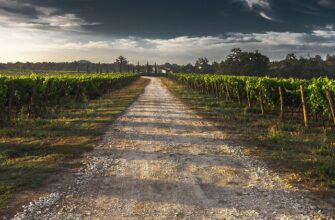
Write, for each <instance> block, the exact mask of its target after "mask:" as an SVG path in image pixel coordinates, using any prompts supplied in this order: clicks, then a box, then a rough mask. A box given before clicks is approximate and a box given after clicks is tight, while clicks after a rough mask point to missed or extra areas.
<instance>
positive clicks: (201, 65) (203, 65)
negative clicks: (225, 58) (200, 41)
mask: <svg viewBox="0 0 335 220" xmlns="http://www.w3.org/2000/svg"><path fill="white" fill-rule="evenodd" d="M195 68H196V69H197V70H198V71H199V72H200V73H212V72H213V71H212V68H211V65H210V64H209V61H208V59H207V58H206V57H201V58H199V59H198V60H197V61H196V62H195Z"/></svg>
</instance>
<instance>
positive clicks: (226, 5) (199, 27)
mask: <svg viewBox="0 0 335 220" xmlns="http://www.w3.org/2000/svg"><path fill="white" fill-rule="evenodd" d="M333 6H335V1H333V0H296V1H291V0H281V1H278V0H166V1H157V0H140V1H139V0H122V1H121V0H45V1H40V0H0V9H2V10H4V11H6V12H7V13H12V14H17V15H18V16H19V17H29V18H32V19H33V18H35V19H36V18H39V16H41V14H42V15H43V14H46V15H53V16H56V15H58V16H63V15H68V14H71V15H74V16H75V18H77V19H80V20H81V22H78V23H82V25H81V26H84V27H85V29H87V30H88V31H93V32H96V33H100V34H102V35H107V36H114V37H116V36H117V37H125V36H139V37H160V38H170V37H176V36H208V35H220V34H224V33H227V32H246V33H247V32H262V31H307V30H308V27H307V26H308V25H318V26H325V25H327V24H328V23H329V22H330V21H335V12H334V10H330V8H332V7H333ZM51 9H52V10H51ZM48 10H49V11H48ZM74 16H72V17H74ZM36 22H37V23H38V21H32V23H36ZM85 23H86V24H85ZM97 23H100V25H87V24H97Z"/></svg>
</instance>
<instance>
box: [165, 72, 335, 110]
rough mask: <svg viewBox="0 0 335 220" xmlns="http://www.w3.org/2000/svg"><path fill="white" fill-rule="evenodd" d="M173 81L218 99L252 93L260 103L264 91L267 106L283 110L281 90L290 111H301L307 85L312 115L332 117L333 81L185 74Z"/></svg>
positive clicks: (175, 77)
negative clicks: (329, 96) (302, 91)
mask: <svg viewBox="0 0 335 220" xmlns="http://www.w3.org/2000/svg"><path fill="white" fill-rule="evenodd" d="M171 77H172V78H174V79H176V80H177V81H179V82H181V83H183V84H186V85H188V86H189V87H191V88H193V89H196V90H198V91H200V92H203V93H205V94H209V95H214V96H217V97H218V98H228V99H230V100H238V99H244V100H246V99H247V92H248V93H249V97H250V99H251V101H254V102H257V101H258V99H259V94H260V90H262V92H263V96H264V97H263V99H264V104H265V105H266V106H267V107H271V108H275V107H276V106H279V99H280V97H279V92H278V88H279V87H281V88H283V90H284V105H285V106H286V107H299V106H300V105H301V97H300V86H302V85H303V86H304V87H305V91H306V97H307V104H308V107H309V108H310V111H311V113H313V114H319V113H323V114H324V115H329V114H330V109H329V104H328V100H327V97H326V94H325V91H326V90H330V91H333V92H334V91H335V80H332V79H329V78H314V79H310V80H303V79H294V78H288V79H284V78H271V77H255V76H229V75H208V74H207V75H206V74H205V75H198V74H181V73H180V74H173V75H171Z"/></svg>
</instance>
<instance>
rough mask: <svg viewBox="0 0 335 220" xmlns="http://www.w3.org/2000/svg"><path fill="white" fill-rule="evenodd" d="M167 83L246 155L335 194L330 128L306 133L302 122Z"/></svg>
mask: <svg viewBox="0 0 335 220" xmlns="http://www.w3.org/2000/svg"><path fill="white" fill-rule="evenodd" d="M162 80H163V83H164V84H165V85H166V86H167V87H168V88H169V89H170V90H171V91H172V92H173V93H175V94H176V95H177V96H178V97H179V98H181V100H183V101H184V102H185V103H187V104H189V105H190V107H191V108H193V109H195V110H196V111H197V112H199V113H200V114H201V115H203V116H205V117H206V118H208V119H212V120H215V121H216V122H218V123H219V124H220V125H221V126H223V127H224V129H225V131H227V134H229V133H230V134H231V135H230V136H231V138H234V139H236V141H241V142H243V145H244V146H246V147H247V148H246V153H248V154H252V155H256V156H258V157H259V158H261V159H263V160H265V161H266V162H267V164H268V165H269V166H270V167H271V168H273V169H275V170H276V171H279V172H280V173H281V174H282V175H283V177H284V178H285V179H286V180H287V181H289V182H290V183H293V184H297V183H299V186H304V187H306V188H308V189H310V190H314V191H318V192H326V193H327V194H328V196H329V195H334V193H335V146H334V143H335V136H334V131H332V130H331V129H330V128H326V129H324V128H313V129H310V130H305V129H304V128H303V126H302V124H301V122H297V121H296V122H295V121H290V122H288V121H287V122H280V121H279V120H278V116H277V115H275V114H269V115H266V116H261V115H260V114H259V110H257V109H251V110H248V109H247V108H243V107H241V106H239V105H237V104H232V103H226V102H224V101H223V100H218V99H216V98H213V97H210V96H206V95H202V94H200V93H198V92H196V91H192V90H189V89H188V88H187V87H185V86H183V85H180V84H178V83H176V82H174V81H172V80H170V79H167V78H162Z"/></svg>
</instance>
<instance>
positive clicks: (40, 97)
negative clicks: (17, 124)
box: [0, 73, 139, 119]
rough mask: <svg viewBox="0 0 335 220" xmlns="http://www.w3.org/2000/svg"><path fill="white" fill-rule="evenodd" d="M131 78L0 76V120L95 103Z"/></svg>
mask: <svg viewBox="0 0 335 220" xmlns="http://www.w3.org/2000/svg"><path fill="white" fill-rule="evenodd" d="M138 77H139V76H137V75H135V74H101V73H100V74H58V75H56V74H50V75H36V74H32V75H17V76H16V75H15V76H10V75H0V108H1V109H2V111H1V113H0V114H1V117H2V118H4V119H10V118H11V117H12V116H13V115H17V114H18V113H27V114H28V115H33V116H40V115H43V113H45V112H46V111H47V110H48V108H49V107H58V106H60V105H61V104H62V103H64V102H71V101H77V102H80V101H83V100H85V99H95V98H97V97H99V96H101V95H102V94H104V93H106V92H109V91H111V90H114V89H118V88H121V87H122V86H124V85H127V84H129V83H130V82H132V81H134V80H135V79H138Z"/></svg>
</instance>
